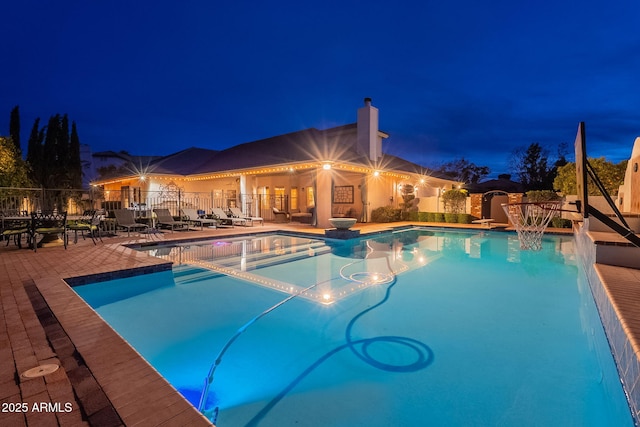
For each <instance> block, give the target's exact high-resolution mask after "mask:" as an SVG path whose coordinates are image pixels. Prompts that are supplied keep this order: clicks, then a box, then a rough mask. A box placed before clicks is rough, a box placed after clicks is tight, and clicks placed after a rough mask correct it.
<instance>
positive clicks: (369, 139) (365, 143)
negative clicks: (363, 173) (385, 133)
mask: <svg viewBox="0 0 640 427" xmlns="http://www.w3.org/2000/svg"><path fill="white" fill-rule="evenodd" d="M356 151H357V152H358V154H362V155H366V156H368V157H369V160H371V161H376V160H378V159H379V158H380V157H381V156H382V138H381V137H380V136H378V109H377V108H376V107H374V106H372V105H371V98H365V99H364V106H363V107H361V108H359V109H358V123H357V144H356Z"/></svg>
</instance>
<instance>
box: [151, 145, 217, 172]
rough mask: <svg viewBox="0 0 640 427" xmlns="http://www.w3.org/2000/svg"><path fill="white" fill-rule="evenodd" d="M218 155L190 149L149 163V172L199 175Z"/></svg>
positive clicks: (199, 149) (194, 148)
mask: <svg viewBox="0 0 640 427" xmlns="http://www.w3.org/2000/svg"><path fill="white" fill-rule="evenodd" d="M217 153H218V151H216V150H209V149H206V148H197V147H191V148H187V149H185V150H182V151H178V152H177V153H173V154H169V155H168V156H165V157H162V158H160V159H158V160H155V161H153V162H151V163H149V167H148V169H149V172H151V173H156V174H169V175H191V174H195V173H199V172H196V171H199V170H201V169H203V168H205V169H206V166H205V165H206V164H208V163H209V162H211V161H212V159H213V158H214V157H215V155H216V154H217Z"/></svg>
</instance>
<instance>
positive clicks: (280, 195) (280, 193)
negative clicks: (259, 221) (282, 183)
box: [274, 187, 287, 211]
mask: <svg viewBox="0 0 640 427" xmlns="http://www.w3.org/2000/svg"><path fill="white" fill-rule="evenodd" d="M274 193H275V196H276V200H275V207H276V208H278V209H279V210H281V211H286V210H287V207H286V203H285V195H284V187H275V188H274Z"/></svg>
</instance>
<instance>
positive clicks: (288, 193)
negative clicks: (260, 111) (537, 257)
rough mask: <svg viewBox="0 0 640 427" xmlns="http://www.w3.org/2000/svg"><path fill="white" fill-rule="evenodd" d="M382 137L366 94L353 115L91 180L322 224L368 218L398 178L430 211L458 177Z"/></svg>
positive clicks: (154, 196)
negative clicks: (387, 145)
mask: <svg viewBox="0 0 640 427" xmlns="http://www.w3.org/2000/svg"><path fill="white" fill-rule="evenodd" d="M388 137H389V135H388V134H387V133H385V132H383V131H381V130H379V129H378V109H377V108H375V107H374V106H372V105H371V99H370V98H365V100H364V106H362V107H361V108H359V109H358V111H357V122H356V123H352V124H348V125H344V126H338V127H333V128H329V129H325V130H318V129H315V128H310V129H305V130H301V131H298V132H292V133H288V134H285V135H279V136H274V137H271V138H266V139H261V140H258V141H253V142H248V143H244V144H239V145H235V146H233V147H230V148H227V149H225V150H221V151H215V150H208V149H204V148H195V147H193V148H188V149H186V150H182V151H180V152H177V153H174V154H172V155H169V156H166V157H163V158H161V159H158V160H154V161H151V162H149V163H148V164H146V165H139V166H137V167H135V168H134V169H133V171H132V172H131V173H127V174H121V175H120V176H114V177H112V178H109V179H102V180H100V181H97V182H94V185H98V186H101V187H103V189H104V193H105V198H106V199H107V200H112V201H113V200H119V201H120V203H121V204H122V206H130V207H131V206H133V207H139V206H140V205H143V206H144V207H145V208H147V209H151V208H153V207H155V206H160V205H162V206H165V207H168V208H170V209H173V213H174V214H177V211H178V206H184V205H185V204H188V205H190V206H193V207H197V208H198V209H202V210H205V211H209V210H210V209H211V208H213V207H223V208H227V207H232V206H238V207H240V208H241V209H242V210H243V211H244V212H245V213H247V214H251V215H253V216H261V217H263V218H266V219H272V218H273V215H272V209H273V207H276V208H278V209H280V210H284V211H287V212H290V213H297V212H300V213H303V214H304V213H309V214H311V215H308V216H309V217H311V221H312V223H313V224H315V225H317V226H318V227H321V228H328V227H330V224H329V221H328V219H329V218H331V217H333V216H352V217H356V218H358V219H359V220H360V221H367V220H368V219H369V218H370V215H371V210H372V209H375V208H377V207H381V206H386V205H392V206H396V207H397V206H399V204H400V203H402V188H403V186H404V185H405V184H411V185H412V186H413V188H414V189H415V196H416V197H417V198H419V199H420V204H419V208H420V210H424V211H428V210H431V211H437V210H438V204H439V196H440V194H441V192H442V190H443V189H450V188H456V187H458V186H459V184H461V183H458V182H456V181H452V180H451V179H450V178H447V177H444V176H441V175H438V174H436V173H434V172H432V171H429V170H427V169H425V168H423V167H421V166H419V165H416V164H414V163H412V162H410V161H407V160H405V159H402V158H400V157H397V156H392V155H389V154H385V153H384V152H383V151H382V141H383V140H384V139H386V138H388Z"/></svg>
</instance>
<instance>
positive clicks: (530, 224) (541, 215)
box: [502, 201, 561, 251]
mask: <svg viewBox="0 0 640 427" xmlns="http://www.w3.org/2000/svg"><path fill="white" fill-rule="evenodd" d="M560 203H561V202H560V201H556V202H551V201H549V202H532V203H503V204H502V209H504V212H505V213H506V214H507V216H508V217H509V220H510V221H511V223H512V224H513V226H514V227H515V229H516V232H517V233H518V240H520V249H523V250H532V251H539V250H540V249H542V235H543V234H544V230H546V228H547V226H548V225H549V223H550V222H551V219H552V218H554V217H556V216H557V214H558V210H559V209H560Z"/></svg>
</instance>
